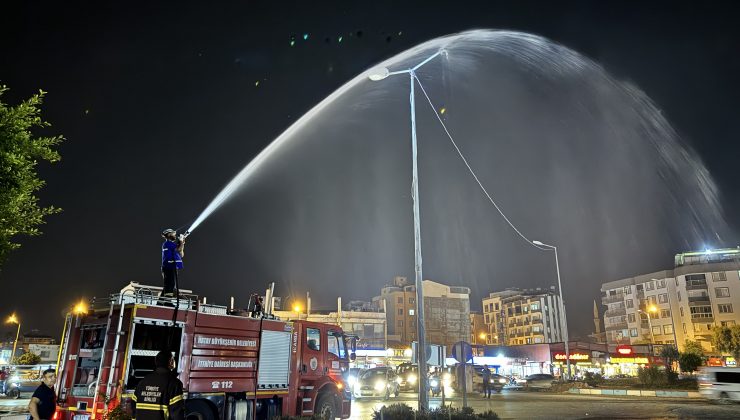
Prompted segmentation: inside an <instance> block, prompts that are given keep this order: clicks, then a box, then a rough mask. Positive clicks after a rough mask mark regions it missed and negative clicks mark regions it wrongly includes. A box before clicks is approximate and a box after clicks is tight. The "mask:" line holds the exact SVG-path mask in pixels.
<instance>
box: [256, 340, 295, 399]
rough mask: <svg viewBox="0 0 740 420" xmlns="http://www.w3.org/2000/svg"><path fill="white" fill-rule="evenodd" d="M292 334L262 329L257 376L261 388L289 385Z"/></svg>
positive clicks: (285, 386)
mask: <svg viewBox="0 0 740 420" xmlns="http://www.w3.org/2000/svg"><path fill="white" fill-rule="evenodd" d="M290 336H291V333H290V332H289V331H268V330H262V340H261V343H260V359H259V374H258V376H257V384H258V385H259V388H260V389H275V388H287V387H288V375H289V373H290Z"/></svg>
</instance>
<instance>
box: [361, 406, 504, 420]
mask: <svg viewBox="0 0 740 420" xmlns="http://www.w3.org/2000/svg"><path fill="white" fill-rule="evenodd" d="M498 418H499V417H498V415H497V414H496V413H494V412H493V411H491V410H488V411H485V412H482V413H477V414H476V413H475V412H474V411H473V409H472V408H470V407H464V408H457V407H451V406H443V407H439V408H435V409H433V410H429V411H428V412H426V413H419V412H418V411H415V410H413V409H412V408H411V407H409V406H407V405H405V404H393V405H390V406H384V407H382V408H381V409H380V410H376V411H374V412H373V420H496V419H498Z"/></svg>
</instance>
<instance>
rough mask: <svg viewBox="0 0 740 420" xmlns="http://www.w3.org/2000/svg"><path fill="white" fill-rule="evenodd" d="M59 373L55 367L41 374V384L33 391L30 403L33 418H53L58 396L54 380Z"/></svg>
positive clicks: (33, 419)
mask: <svg viewBox="0 0 740 420" xmlns="http://www.w3.org/2000/svg"><path fill="white" fill-rule="evenodd" d="M56 380H57V374H56V371H55V370H54V369H46V370H45V371H44V373H43V374H42V375H41V385H39V387H38V388H36V391H34V392H33V396H32V397H31V401H30V402H29V403H28V411H29V412H31V419H32V420H51V419H52V418H53V417H54V413H55V412H56V411H57V397H56V395H55V394H54V382H56Z"/></svg>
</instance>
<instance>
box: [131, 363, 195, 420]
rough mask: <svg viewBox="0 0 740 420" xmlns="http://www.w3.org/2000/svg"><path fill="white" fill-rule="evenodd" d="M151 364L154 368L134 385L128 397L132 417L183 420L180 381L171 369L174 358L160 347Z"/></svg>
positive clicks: (138, 418) (149, 419) (142, 419)
mask: <svg viewBox="0 0 740 420" xmlns="http://www.w3.org/2000/svg"><path fill="white" fill-rule="evenodd" d="M154 365H155V366H156V369H155V370H154V372H152V373H150V374H148V375H146V376H145V377H144V378H143V379H142V380H141V381H139V383H138V385H136V391H134V396H133V398H132V399H131V400H132V402H131V417H132V418H135V419H136V420H184V419H185V401H184V400H183V398H182V382H180V380H179V379H177V376H176V375H175V373H174V372H173V369H174V368H175V358H174V357H172V353H171V352H169V351H166V350H165V351H160V352H159V353H157V355H156V356H155V358H154Z"/></svg>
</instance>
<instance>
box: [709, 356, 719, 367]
mask: <svg viewBox="0 0 740 420" xmlns="http://www.w3.org/2000/svg"><path fill="white" fill-rule="evenodd" d="M707 366H722V358H721V357H710V358H709V359H707Z"/></svg>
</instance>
